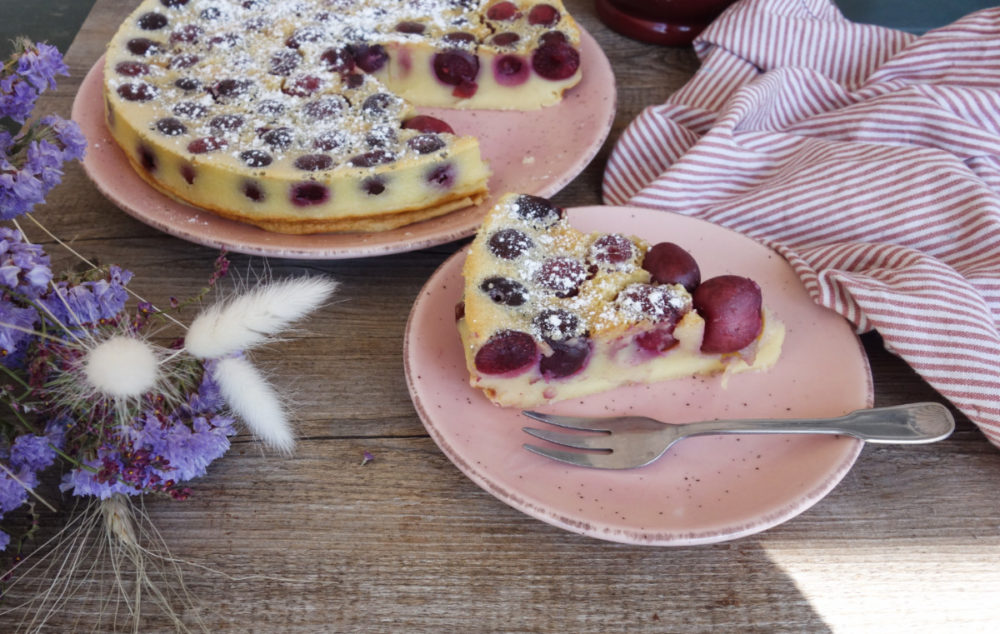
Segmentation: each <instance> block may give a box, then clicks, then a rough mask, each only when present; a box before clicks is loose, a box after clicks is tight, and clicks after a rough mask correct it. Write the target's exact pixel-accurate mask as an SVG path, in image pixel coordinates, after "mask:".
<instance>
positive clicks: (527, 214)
mask: <svg viewBox="0 0 1000 634" xmlns="http://www.w3.org/2000/svg"><path fill="white" fill-rule="evenodd" d="M514 213H515V214H517V216H518V217H520V218H521V219H523V220H526V221H528V223H530V224H531V225H532V226H534V227H536V228H540V229H544V228H548V227H551V226H552V225H554V224H555V223H557V222H558V221H559V219H560V218H562V217H563V210H562V209H561V208H559V207H556V206H555V205H553V204H552V202H551V201H550V200H549V199H547V198H542V197H541V196H532V195H529V194H522V195H520V196H518V197H517V199H516V200H515V201H514Z"/></svg>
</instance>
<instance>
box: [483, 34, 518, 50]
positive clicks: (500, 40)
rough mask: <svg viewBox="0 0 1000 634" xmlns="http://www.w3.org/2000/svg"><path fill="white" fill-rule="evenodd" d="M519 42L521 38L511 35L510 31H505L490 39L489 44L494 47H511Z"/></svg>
mask: <svg viewBox="0 0 1000 634" xmlns="http://www.w3.org/2000/svg"><path fill="white" fill-rule="evenodd" d="M520 41H521V36H520V35H518V34H517V33H512V32H511V31H505V32H503V33H497V34H496V35H494V36H493V37H491V38H490V44H493V45H494V46H503V47H507V46H513V45H515V44H517V43H518V42H520Z"/></svg>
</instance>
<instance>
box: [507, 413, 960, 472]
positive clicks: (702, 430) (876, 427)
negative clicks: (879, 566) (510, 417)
mask: <svg viewBox="0 0 1000 634" xmlns="http://www.w3.org/2000/svg"><path fill="white" fill-rule="evenodd" d="M524 415H525V416H528V417H530V418H534V419H535V420H538V421H541V422H543V423H549V424H550V425H556V426H558V427H564V428H566V429H572V430H575V431H588V432H599V433H598V434H597V435H595V434H579V433H567V432H561V431H554V430H549V429H537V428H534V427H524V428H523V429H524V431H526V432H527V433H529V434H531V435H532V436H534V437H536V438H541V439H542V440H547V441H549V442H551V443H555V444H557V445H562V446H564V447H570V448H572V449H580V450H586V451H566V450H563V449H553V448H549V447H539V446H537V445H529V444H525V445H524V448H525V449H527V450H528V451H533V452H535V453H537V454H539V455H542V456H545V457H546V458H552V459H553V460H558V461H560V462H567V463H569V464H573V465H578V466H581V467H594V468H597V469H633V468H635V467H642V466H645V465H648V464H649V463H651V462H653V461H654V460H656V459H657V458H659V457H660V456H662V455H663V454H665V453H666V452H667V450H668V449H670V447H672V446H673V445H674V443H676V442H677V441H679V440H681V439H683V438H689V437H691V436H704V435H707V434H837V435H844V436H853V437H854V438H858V439H860V440H864V441H866V442H870V443H901V444H918V443H929V442H935V441H938V440H942V439H944V438H947V437H948V435H949V434H951V432H952V431H953V430H954V429H955V420H954V419H953V418H952V416H951V412H949V411H948V408H946V407H945V406H944V405H941V404H940V403H914V404H911V405H897V406H894V407H878V408H873V409H861V410H857V411H854V412H851V413H850V414H845V415H844V416H838V417H837V418H760V419H746V420H738V419H737V420H710V421H704V422H698V423H687V424H683V425H672V424H669V423H663V422H660V421H658V420H655V419H653V418H646V417H644V416H619V417H612V418H587V417H577V416H556V415H553V414H542V413H540V412H528V411H526V412H524Z"/></svg>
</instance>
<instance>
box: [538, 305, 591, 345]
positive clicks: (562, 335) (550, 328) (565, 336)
mask: <svg viewBox="0 0 1000 634" xmlns="http://www.w3.org/2000/svg"><path fill="white" fill-rule="evenodd" d="M531 326H532V328H534V329H535V331H537V332H538V336H539V338H540V339H542V340H544V341H545V342H546V343H552V342H553V341H567V340H569V339H572V338H574V337H579V336H580V335H582V334H584V333H583V328H582V327H581V322H580V318H579V317H577V316H576V315H574V314H573V313H571V312H569V311H568V310H563V309H562V308H546V309H545V310H543V311H541V312H539V313H538V314H537V315H535V318H534V319H532V320H531Z"/></svg>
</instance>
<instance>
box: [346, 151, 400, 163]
mask: <svg viewBox="0 0 1000 634" xmlns="http://www.w3.org/2000/svg"><path fill="white" fill-rule="evenodd" d="M394 160H396V157H394V156H393V155H392V154H390V153H389V152H386V151H385V150H372V151H371V152H365V153H364V154H358V155H357V156H355V157H353V158H351V160H350V161H348V162H349V163H350V164H351V165H353V166H354V167H375V166H376V165H382V164H384V163H391V162H393V161H394Z"/></svg>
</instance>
